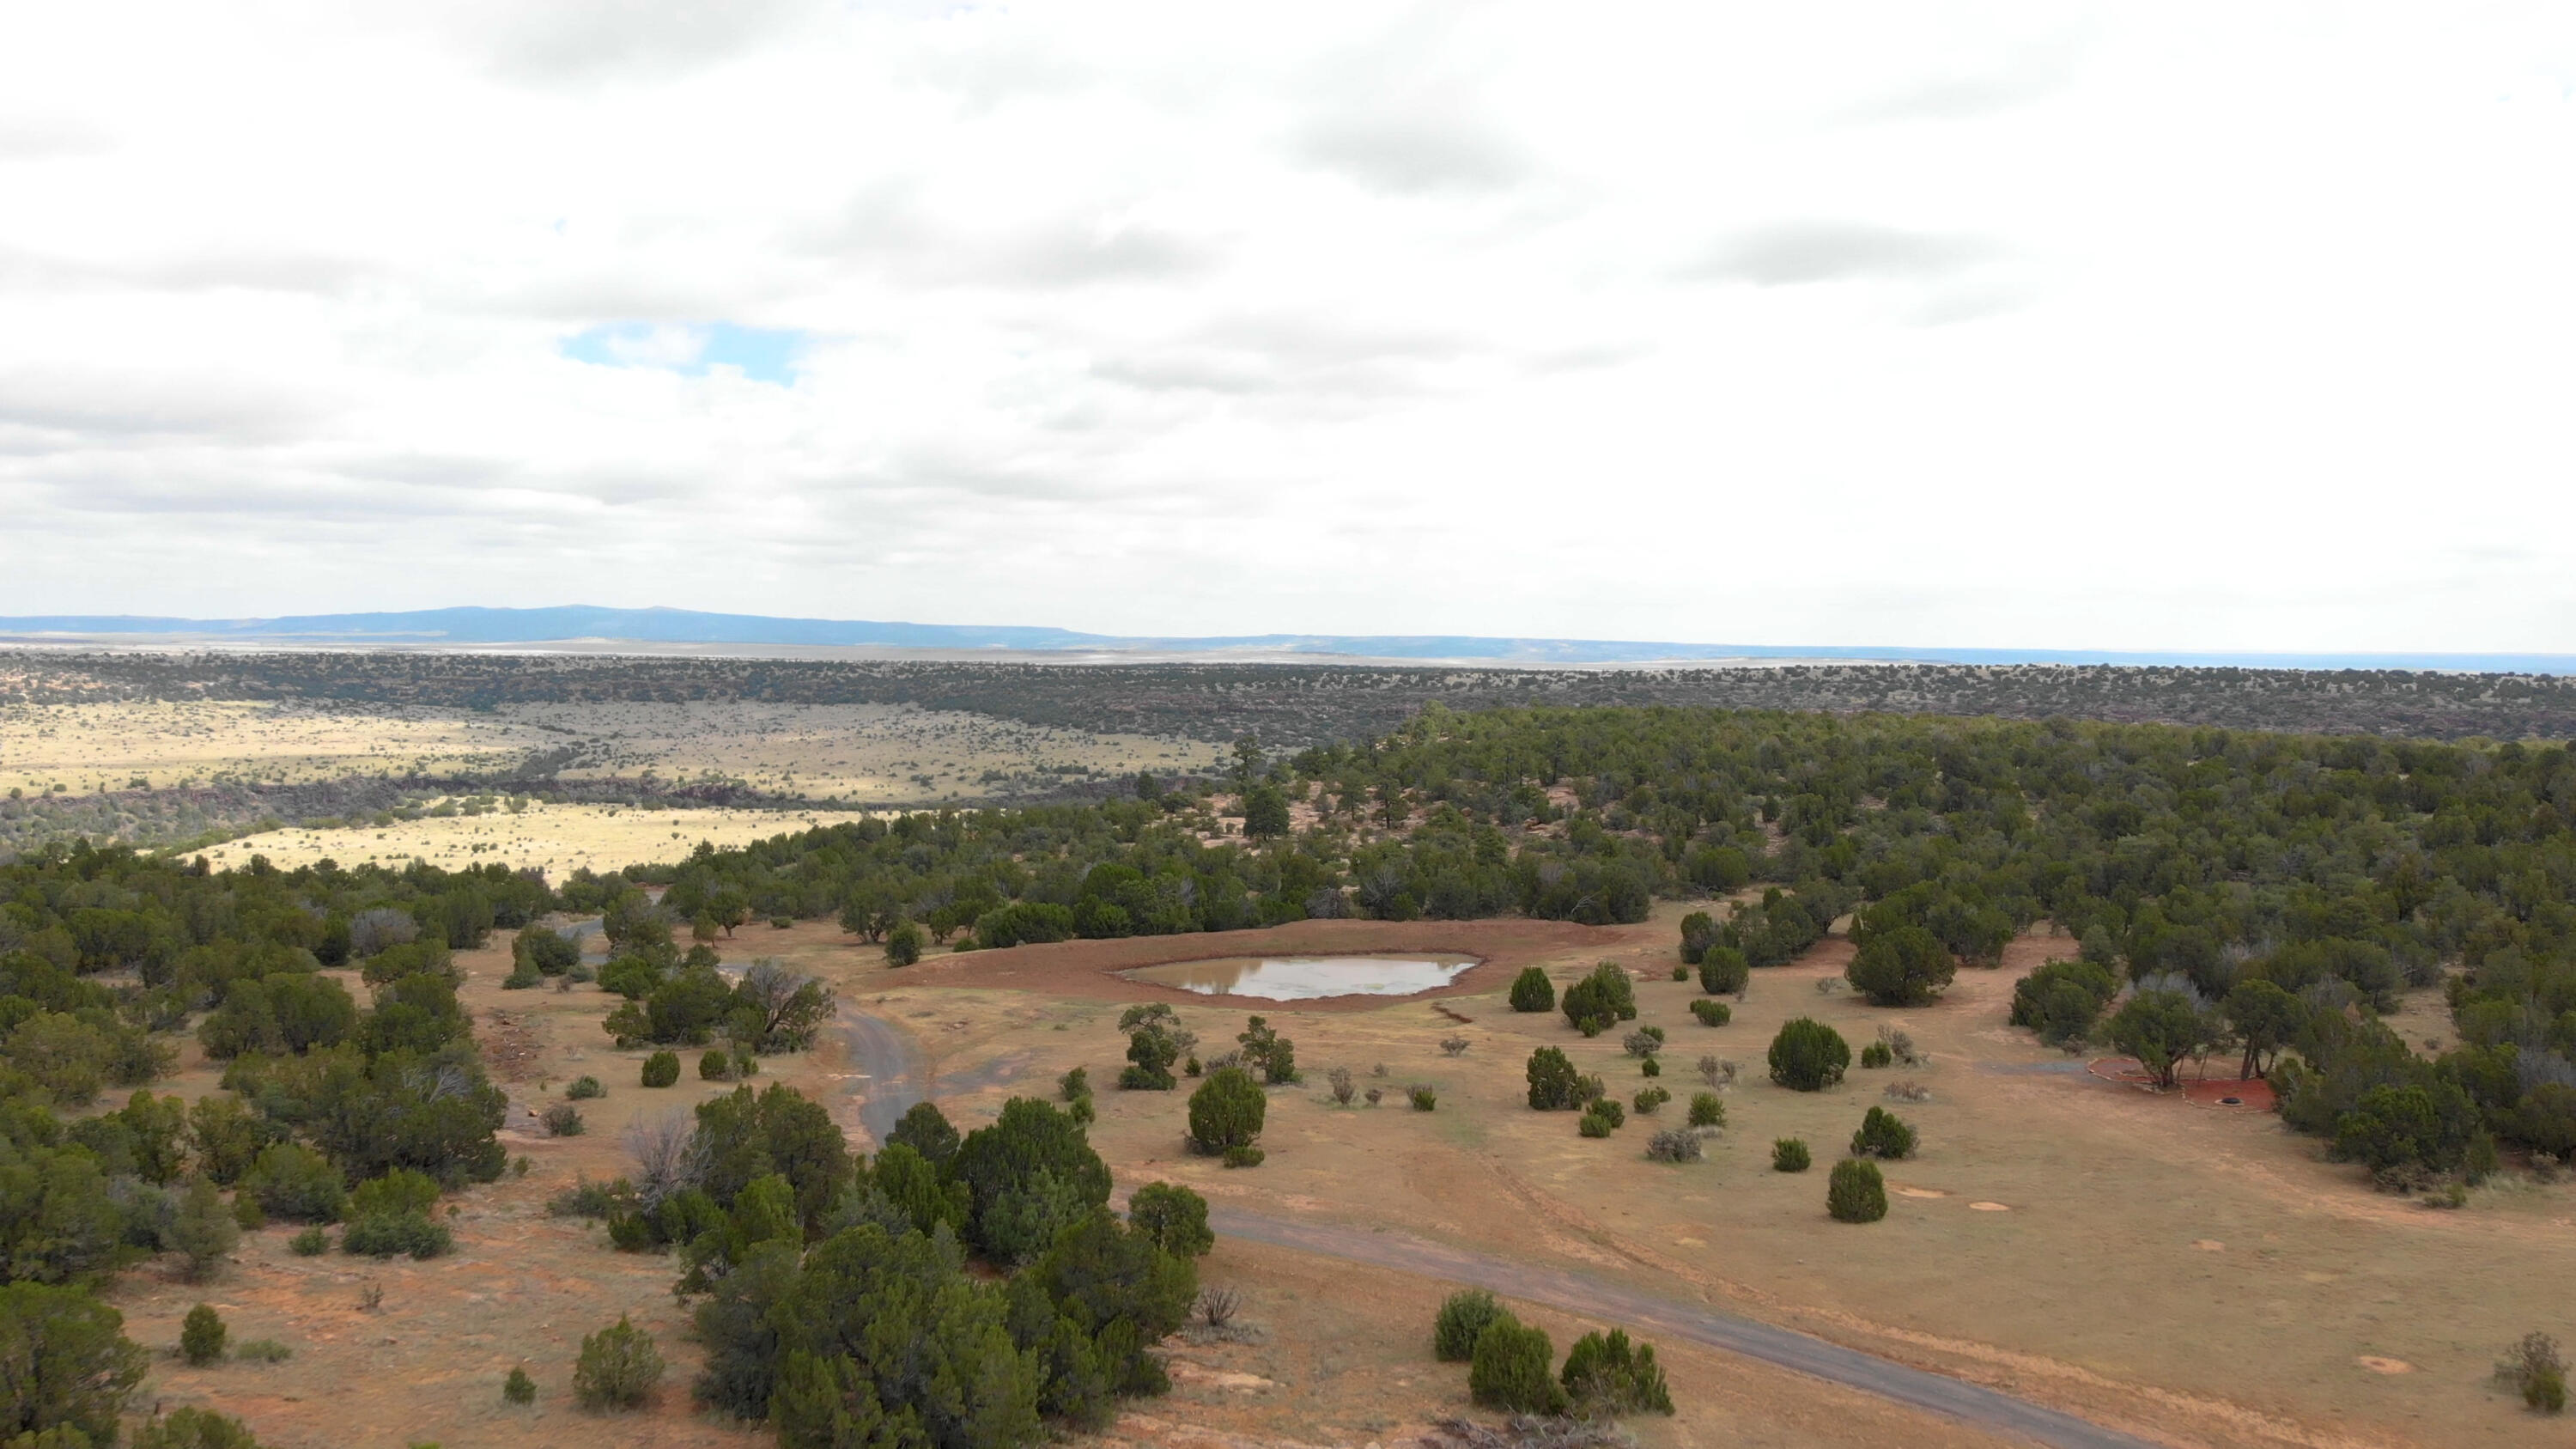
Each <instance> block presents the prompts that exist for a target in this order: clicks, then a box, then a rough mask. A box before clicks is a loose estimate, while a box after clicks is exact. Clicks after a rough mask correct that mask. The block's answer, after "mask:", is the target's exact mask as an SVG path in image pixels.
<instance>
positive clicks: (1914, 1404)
mask: <svg viewBox="0 0 2576 1449" xmlns="http://www.w3.org/2000/svg"><path fill="white" fill-rule="evenodd" d="M837 1024H838V1027H839V1029H840V1031H841V1033H842V1040H843V1044H844V1046H845V1047H846V1048H847V1049H848V1051H849V1054H850V1065H851V1067H852V1069H853V1070H854V1071H856V1072H859V1073H861V1074H862V1075H859V1076H856V1077H853V1078H852V1082H851V1087H850V1091H851V1092H852V1093H853V1094H854V1095H863V1098H864V1100H863V1101H862V1103H861V1106H860V1120H861V1121H862V1122H863V1123H864V1124H865V1125H866V1126H867V1129H868V1131H869V1132H870V1134H871V1135H873V1136H874V1137H875V1138H876V1139H877V1140H878V1141H880V1142H882V1141H883V1140H885V1133H886V1131H887V1130H888V1129H890V1128H892V1127H893V1126H894V1124H895V1122H896V1121H897V1120H898V1119H900V1118H901V1117H902V1116H903V1114H904V1112H906V1111H907V1110H909V1109H910V1108H911V1106H912V1104H913V1103H915V1102H919V1101H921V1100H922V1099H923V1097H924V1095H925V1083H926V1081H927V1075H928V1074H927V1073H926V1072H925V1071H924V1070H923V1066H922V1061H923V1058H922V1054H921V1051H920V1049H919V1048H917V1047H916V1046H914V1045H913V1043H912V1040H911V1038H910V1036H909V1035H908V1034H907V1033H905V1031H904V1030H903V1028H901V1027H899V1026H897V1025H895V1024H894V1023H892V1022H889V1021H885V1020H882V1019H880V1018H877V1017H873V1016H869V1015H867V1014H866V1013H864V1012H858V1011H852V1010H849V1009H847V1008H846V1007H845V1008H844V1009H843V1010H842V1011H841V1013H840V1015H839V1018H838V1023H837ZM1208 1223H1209V1226H1211V1227H1213V1228H1215V1229H1216V1231H1217V1232H1219V1233H1221V1234H1223V1235H1225V1236H1228V1237H1235V1238H1243V1239H1246V1240H1249V1241H1252V1242H1256V1243H1267V1244H1270V1245H1272V1246H1274V1247H1283V1248H1290V1249H1294V1250H1297V1251H1300V1252H1308V1253H1314V1254H1318V1255H1320V1256H1325V1257H1331V1258H1338V1259H1340V1260H1342V1261H1344V1262H1350V1263H1360V1264H1365V1265H1367V1266H1370V1267H1375V1268H1388V1269H1393V1270H1395V1271H1398V1272H1404V1273H1413V1274H1419V1275H1421V1276H1424V1277H1429V1278H1439V1279H1445V1280H1448V1281H1451V1282H1457V1283H1464V1284H1468V1285H1470V1286H1473V1287H1478V1288H1485V1289H1489V1290H1491V1291H1493V1292H1496V1293H1500V1294H1503V1295H1505V1296H1507V1297H1512V1298H1519V1299H1522V1300H1524V1301H1527V1302H1532V1303H1543V1304H1546V1305H1548V1306H1549V1307H1552V1308H1559V1309H1563V1310H1566V1311H1568V1312H1572V1313H1581V1314H1586V1315H1590V1316H1595V1317H1599V1318H1602V1319H1605V1320H1610V1321H1615V1322H1620V1323H1624V1324H1627V1325H1629V1326H1632V1327H1638V1328H1651V1329H1654V1330H1655V1331H1657V1332H1659V1333H1664V1334H1669V1335H1671V1336H1673V1337H1675V1338H1682V1339H1687V1340H1689V1341H1691V1342H1693V1343H1698V1344H1704V1345H1707V1346H1708V1347H1711V1348H1717V1349H1722V1350H1725V1351H1727V1352H1730V1353H1738V1354H1742V1355H1744V1356H1745V1357H1747V1358H1751V1359H1756V1360H1759V1361H1761V1362H1763V1363H1768V1364H1773V1365H1776V1366H1778V1367H1781V1368H1785V1369H1789V1370H1792V1371H1794V1372H1797V1373H1803V1374H1809V1375H1812V1376H1813V1377H1816V1378H1820V1379H1824V1380H1826V1381H1827V1382H1830V1383H1837V1384H1842V1385H1845V1386H1847V1387H1850V1388H1855V1389H1858V1390H1860V1391H1862V1392H1863V1393H1868V1394H1874V1395H1876V1396H1878V1397H1880V1398H1883V1399H1887V1400H1890V1401H1892V1402H1895V1403H1899V1404H1903V1405H1906V1406H1908V1407H1911V1408H1918V1409H1925V1410H1929V1411H1931V1412H1933V1413H1937V1414H1943V1415H1947V1416H1949V1417H1951V1418H1954V1419H1958V1420H1960V1421H1962V1422H1965V1423H1968V1424H1973V1425H1975V1426H1977V1427H1980V1428H1985V1429H1991V1430H1994V1431H1996V1432H1999V1433H2003V1434H2010V1435H2016V1436H2019V1437H2021V1438H2025V1439H2028V1440H2030V1441H2031V1442H2033V1443H2038V1444H2047V1445H2052V1446H2057V1449H2153V1446H2154V1442H2155V1441H2152V1440H2148V1439H2142V1438H2139V1437H2137V1436H2135V1435H2131V1434H2125V1433H2122V1432H2120V1431H2118V1430H2116V1429H2109V1428H2105V1427H2103V1426H2101V1425H2099V1424H2095V1423H2092V1422H2090V1421H2088V1420H2085V1419H2080V1418H2077V1417H2075V1416H2074V1415H2072V1414H2067V1413H2063V1412H2060V1411H2059V1410H2056V1409H2051V1408H2047V1407H2044V1406H2042V1405H2039V1404H2034V1403H2032V1402H2030V1401H2029V1400H2027V1399H2020V1398H2015V1397H2014V1396H2012V1395H2010V1394H2006V1393H2002V1392H1999V1391H1997V1390H1994V1389H1989V1388H1985V1387H1982V1386H1980V1385H1977V1384H1971V1383H1967V1382H1964V1381H1962V1380H1959V1379H1954V1378H1948V1377H1945V1376H1943V1375H1941V1374H1935V1373H1927V1372H1925V1371H1924V1370H1922V1369H1917V1368H1909V1367H1907V1366H1906V1365H1904V1364H1900V1363H1896V1362H1894V1361H1892V1360H1889V1359H1884V1358H1880V1357H1878V1356H1876V1355H1874V1354H1868V1353H1863V1352H1861V1351H1859V1350H1858V1349H1851V1348H1845V1347H1843V1346H1842V1345H1840V1344H1836V1343H1829V1342H1827V1341H1826V1340H1824V1339H1821V1338H1816V1337H1812V1336H1810V1335H1808V1334H1804V1333H1796V1332H1792V1331H1791V1330H1789V1329H1785V1328H1778V1327H1774V1326H1773V1325H1771V1324H1767V1323H1760V1322H1756V1321H1755V1320H1752V1319H1749V1318H1739V1317H1736V1316H1735V1315H1733V1314H1727V1313H1718V1312H1714V1311H1712V1310H1710V1309H1706V1308H1702V1307H1698V1306H1696V1305H1693V1304H1688V1303H1680V1302H1676V1301H1674V1300H1672V1299H1669V1298H1662V1297H1658V1296H1655V1295H1653V1294H1648V1293H1641V1292H1637V1291H1635V1290H1633V1289H1628V1288H1622V1287H1619V1286H1617V1285H1615V1284H1610V1283H1604V1282H1601V1281H1599V1280H1597V1279H1593V1278H1588V1277H1585V1276H1583V1275H1582V1274H1578V1273H1570V1272H1566V1271H1563V1270H1561V1269H1554V1268H1544V1267H1538V1266H1534V1265H1531V1264H1526V1263H1515V1262H1511V1261H1509V1260H1506V1259H1502V1258H1494V1257H1488V1256H1485V1255H1484V1254H1481V1253H1472V1252H1468V1251H1466V1250H1464V1249H1461V1248H1453V1247H1449V1246H1446V1245H1444V1244H1439V1243H1432V1242H1426V1241H1424V1240H1422V1239H1419V1238H1413V1237H1408V1236H1406V1235H1403V1234H1400V1233H1388V1232H1383V1231H1367V1232H1363V1231H1355V1230H1353V1229H1351V1228H1348V1227H1344V1226H1340V1225H1336V1224H1328V1223H1305V1222H1295V1221H1291V1220H1287V1219H1282V1218H1272V1217H1265V1216H1263V1215H1261V1214H1258V1213H1247V1212H1242V1211H1239V1210H1236V1209H1232V1208H1226V1207H1219V1206H1214V1205H1211V1206H1210V1208H1209V1210H1208Z"/></svg>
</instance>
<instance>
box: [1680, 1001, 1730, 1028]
mask: <svg viewBox="0 0 2576 1449" xmlns="http://www.w3.org/2000/svg"><path fill="white" fill-rule="evenodd" d="M1690 1009H1691V1015H1693V1016H1695V1017H1698V1018H1699V1024H1700V1025H1702V1026H1724V1025H1726V1024H1727V1023H1728V1022H1730V1021H1733V1020H1735V1008H1734V1007H1732V1006H1729V1005H1727V1004H1726V1003H1725V1002H1723V1001H1710V1000H1707V999H1705V998H1703V999H1701V1000H1698V1001H1694V1002H1692V1003H1691V1004H1690Z"/></svg>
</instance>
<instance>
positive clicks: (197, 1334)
mask: <svg viewBox="0 0 2576 1449" xmlns="http://www.w3.org/2000/svg"><path fill="white" fill-rule="evenodd" d="M231 1337H232V1330H231V1329H229V1328H226V1327H224V1320H223V1318H222V1316H221V1315H219V1314H217V1313H216V1312H215V1310H214V1306H213V1305H212V1304H207V1303H200V1304H198V1305H197V1306H196V1307H194V1308H191V1309H189V1310H188V1316H187V1318H186V1319H184V1320H183V1321H181V1323H180V1325H179V1357H181V1358H183V1359H186V1360H187V1361H188V1363H189V1365H190V1366H191V1367H193V1368H204V1367H205V1366H206V1365H208V1364H210V1363H214V1362H216V1361H218V1360H220V1359H221V1358H222V1357H223V1356H224V1343H225V1340H227V1339H229V1338H231Z"/></svg>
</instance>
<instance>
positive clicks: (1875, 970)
mask: <svg viewBox="0 0 2576 1449" xmlns="http://www.w3.org/2000/svg"><path fill="white" fill-rule="evenodd" d="M1958 972H1959V958H1958V957H1956V956H1953V955H1951V954H1950V948H1949V947H1947V946H1945V945H1943V944H1942V943H1941V938H1940V937H1938V936H1935V935H1933V934H1932V933H1931V932H1930V931H1927V930H1925V929H1924V928H1923V927H1921V926H1899V927H1897V928H1896V929H1894V930H1891V931H1871V932H1869V933H1868V939H1867V940H1866V941H1863V942H1862V943H1861V947H1860V950H1859V951H1858V952H1856V953H1854V954H1853V956H1852V960H1851V964H1850V965H1849V966H1847V967H1845V968H1843V977H1844V979H1845V980H1848V981H1849V982H1851V985H1852V989H1853V990H1854V991H1857V992H1860V993H1861V994H1862V995H1864V996H1866V997H1868V998H1869V1001H1870V1004H1871V1005H1873V1006H1921V1005H1923V1004H1925V1003H1926V1002H1929V1001H1930V1000H1932V998H1933V997H1935V996H1938V995H1939V994H1940V993H1941V991H1942V990H1943V988H1945V987H1947V986H1948V985H1949V984H1950V981H1951V978H1952V977H1954V976H1956V975H1957V974H1958Z"/></svg>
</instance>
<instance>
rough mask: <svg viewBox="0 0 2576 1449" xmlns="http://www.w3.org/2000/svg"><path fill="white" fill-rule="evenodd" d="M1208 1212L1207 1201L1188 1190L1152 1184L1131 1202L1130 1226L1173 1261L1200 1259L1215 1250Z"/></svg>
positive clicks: (1147, 1185)
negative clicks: (1175, 1259)
mask: <svg viewBox="0 0 2576 1449" xmlns="http://www.w3.org/2000/svg"><path fill="white" fill-rule="evenodd" d="M1207 1211H1208V1209H1207V1199H1206V1198H1203V1197H1201V1196H1199V1195H1198V1194H1197V1193H1195V1192H1192V1191H1190V1190H1189V1189H1188V1188H1186V1187H1175V1186H1173V1185H1172V1184H1170V1183H1168V1182H1149V1183H1146V1184H1145V1185H1144V1186H1143V1187H1140V1188H1138V1189H1136V1193H1135V1195H1134V1196H1133V1197H1131V1198H1129V1199H1128V1201H1127V1222H1128V1225H1129V1226H1131V1227H1133V1228H1134V1229H1135V1230H1136V1231H1137V1232H1140V1233H1143V1234H1144V1235H1145V1236H1146V1237H1148V1238H1150V1239H1152V1240H1153V1242H1154V1246H1156V1247H1158V1248H1161V1249H1162V1250H1163V1251H1164V1252H1166V1253H1169V1254H1171V1255H1172V1256H1173V1257H1175V1258H1199V1257H1205V1256H1206V1255H1207V1253H1208V1250H1209V1249H1211V1248H1214V1247H1215V1246H1216V1234H1215V1233H1213V1232H1210V1231H1209V1230H1208V1221H1207Z"/></svg>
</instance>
